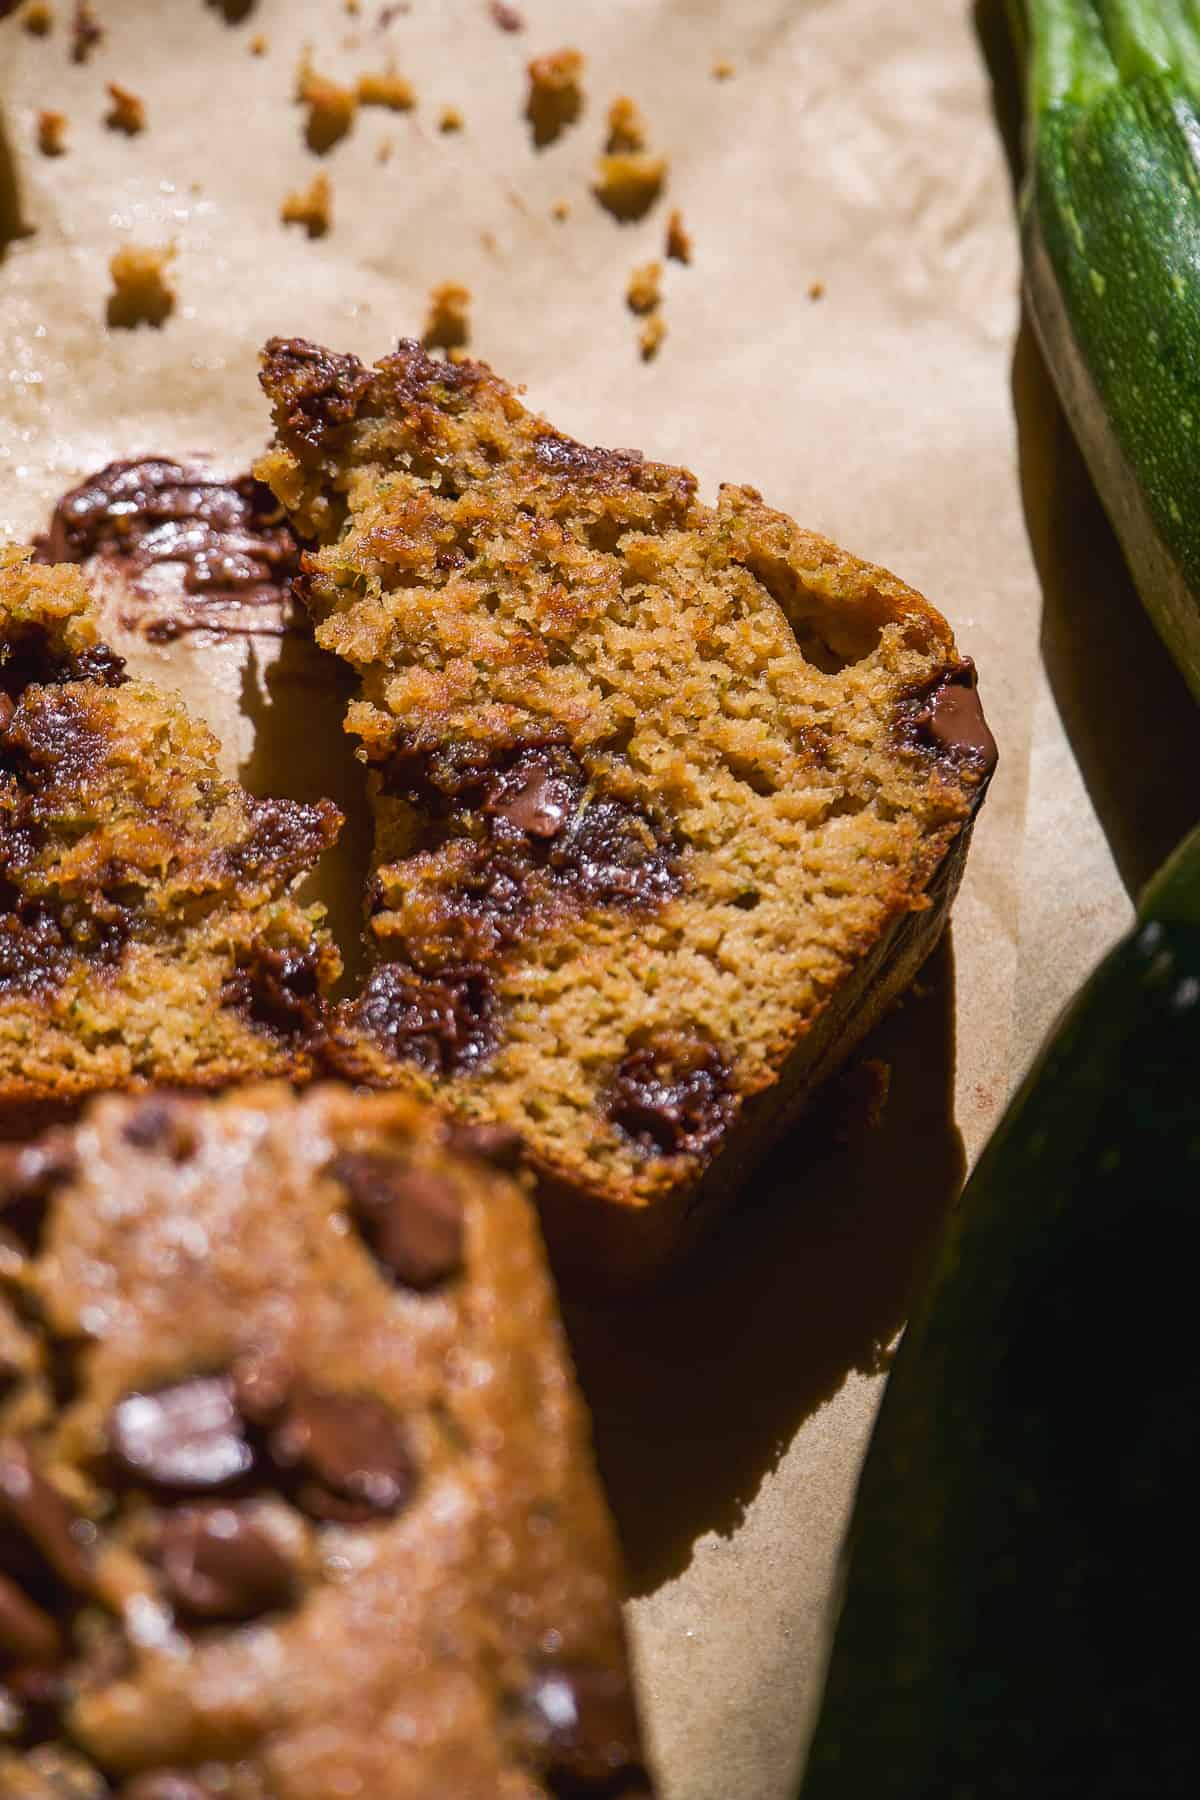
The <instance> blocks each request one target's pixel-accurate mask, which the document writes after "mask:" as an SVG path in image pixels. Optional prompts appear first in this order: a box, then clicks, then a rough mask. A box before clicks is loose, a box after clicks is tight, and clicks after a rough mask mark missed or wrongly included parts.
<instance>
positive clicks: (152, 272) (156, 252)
mask: <svg viewBox="0 0 1200 1800" xmlns="http://www.w3.org/2000/svg"><path fill="white" fill-rule="evenodd" d="M174 255H175V246H174V244H166V245H159V246H152V245H139V244H127V245H126V246H125V247H124V249H121V250H117V251H115V252H114V254H113V256H112V260H111V261H110V262H109V265H108V269H109V274H110V275H111V276H112V280H113V291H112V293H111V294H110V295H109V297H108V308H107V314H106V316H107V319H108V323H109V325H110V326H112V327H114V328H115V329H116V330H118V331H133V330H135V329H136V328H137V326H139V325H153V326H154V328H155V329H156V330H158V329H160V328H161V327H162V325H163V323H164V322H165V320H167V319H168V318H169V317H170V315H171V313H172V312H173V311H174V310H175V290H174V288H173V287H172V286H171V285H170V283H169V282H168V280H167V277H166V270H167V265H168V264H169V263H170V261H171V259H172V258H173V257H174Z"/></svg>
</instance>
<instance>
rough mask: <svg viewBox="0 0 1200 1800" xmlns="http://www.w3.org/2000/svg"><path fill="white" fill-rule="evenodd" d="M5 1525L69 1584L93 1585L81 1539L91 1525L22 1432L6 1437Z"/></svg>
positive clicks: (2, 1473)
mask: <svg viewBox="0 0 1200 1800" xmlns="http://www.w3.org/2000/svg"><path fill="white" fill-rule="evenodd" d="M0 1528H7V1529H8V1530H16V1531H17V1532H19V1533H20V1534H21V1536H22V1537H23V1538H25V1539H26V1540H27V1541H28V1543H29V1544H31V1545H32V1546H33V1547H34V1549H35V1550H36V1551H37V1552H38V1554H39V1555H40V1556H41V1557H42V1558H43V1560H44V1561H45V1563H46V1564H47V1566H48V1567H49V1568H50V1569H52V1570H53V1571H54V1574H55V1575H56V1576H57V1577H58V1578H59V1580H60V1581H63V1582H65V1583H66V1584H67V1586H68V1587H70V1588H74V1589H75V1590H76V1591H77V1592H80V1593H86V1592H87V1590H88V1589H89V1588H90V1586H91V1565H90V1563H89V1561H88V1558H87V1556H86V1554H85V1553H84V1550H83V1549H82V1547H81V1543H80V1535H81V1528H82V1529H86V1525H85V1523H84V1522H83V1521H81V1519H80V1517H79V1515H78V1514H77V1513H76V1512H75V1511H74V1510H73V1508H72V1507H71V1506H70V1505H69V1504H68V1502H67V1501H66V1500H65V1499H64V1498H63V1496H62V1494H60V1493H59V1491H58V1489H57V1488H56V1487H54V1486H53V1485H52V1483H50V1482H49V1481H47V1479H46V1477H45V1476H44V1475H43V1474H42V1473H41V1471H40V1470H39V1468H38V1466H37V1463H36V1462H35V1460H34V1458H33V1455H32V1453H31V1452H30V1450H29V1447H28V1446H27V1445H26V1444H23V1443H22V1442H21V1440H20V1439H19V1438H4V1439H3V1440H0Z"/></svg>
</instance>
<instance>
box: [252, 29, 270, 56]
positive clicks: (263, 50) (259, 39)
mask: <svg viewBox="0 0 1200 1800" xmlns="http://www.w3.org/2000/svg"><path fill="white" fill-rule="evenodd" d="M270 48H271V44H270V40H269V39H268V37H267V34H266V32H265V31H259V32H256V33H255V35H254V36H253V37H252V38H251V39H250V54H251V56H265V55H266V54H267V51H268V50H269V49H270Z"/></svg>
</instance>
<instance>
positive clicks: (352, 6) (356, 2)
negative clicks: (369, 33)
mask: <svg viewBox="0 0 1200 1800" xmlns="http://www.w3.org/2000/svg"><path fill="white" fill-rule="evenodd" d="M342 4H343V5H344V7H345V9H346V11H347V12H348V13H349V14H350V17H351V18H352V19H357V17H358V15H359V13H360V12H361V11H362V0H342Z"/></svg>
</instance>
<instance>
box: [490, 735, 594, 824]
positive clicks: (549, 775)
mask: <svg viewBox="0 0 1200 1800" xmlns="http://www.w3.org/2000/svg"><path fill="white" fill-rule="evenodd" d="M578 804H579V788H578V785H577V783H576V782H575V781H573V780H572V779H571V777H570V775H569V774H568V773H566V772H565V771H564V772H561V773H560V772H557V771H556V770H555V768H554V765H553V763H552V762H551V761H550V760H549V759H548V758H547V757H546V755H545V753H541V754H540V755H539V754H538V753H536V752H534V753H532V754H531V755H530V756H528V757H525V758H522V759H520V760H518V762H516V763H515V764H514V765H513V767H512V768H511V769H509V770H507V771H506V772H505V773H504V774H503V775H501V776H500V778H499V780H498V781H497V782H496V783H495V785H494V787H493V789H492V792H491V794H490V796H489V798H488V800H487V803H486V805H485V806H484V811H485V813H487V814H489V815H490V816H491V817H492V818H494V819H499V820H502V821H503V822H504V824H506V825H509V826H511V827H512V828H513V830H514V831H517V832H519V833H521V834H522V835H523V836H525V837H533V838H556V837H557V836H558V835H559V833H560V832H561V831H563V830H564V829H565V827H566V825H567V821H568V820H569V819H570V818H571V816H572V814H573V813H574V812H575V810H576V808H577V807H578Z"/></svg>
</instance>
